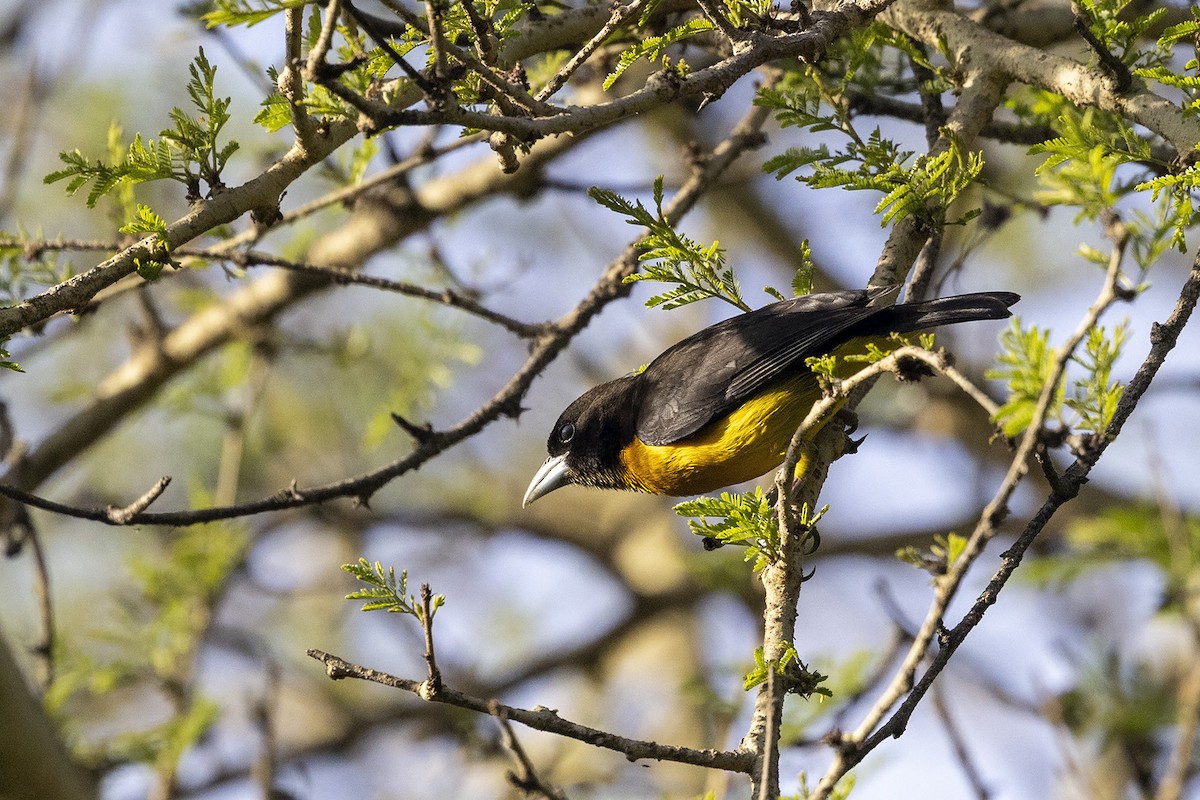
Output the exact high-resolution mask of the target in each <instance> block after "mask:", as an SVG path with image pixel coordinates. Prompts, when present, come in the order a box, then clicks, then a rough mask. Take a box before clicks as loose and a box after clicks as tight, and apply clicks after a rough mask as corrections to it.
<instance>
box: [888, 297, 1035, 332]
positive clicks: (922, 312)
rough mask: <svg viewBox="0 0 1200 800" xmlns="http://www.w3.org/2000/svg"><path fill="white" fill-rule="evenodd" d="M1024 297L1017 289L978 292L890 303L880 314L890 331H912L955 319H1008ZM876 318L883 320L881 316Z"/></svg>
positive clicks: (946, 323)
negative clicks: (1016, 304)
mask: <svg viewBox="0 0 1200 800" xmlns="http://www.w3.org/2000/svg"><path fill="white" fill-rule="evenodd" d="M1020 299H1021V296H1020V295H1019V294H1014V293H1013V292H974V293H972V294H959V295H954V296H953V297H939V298H937V299H936V300H925V301H922V302H919V303H902V304H901V305H896V306H890V307H888V308H887V309H881V314H880V315H879V316H886V317H887V328H888V330H892V331H895V332H896V333H908V332H910V331H919V330H925V329H926V328H936V327H937V326H939V325H951V324H953V323H955V322H973V321H975V320H981V319H1005V318H1007V317H1011V316H1012V312H1011V311H1009V310H1008V307H1009V306H1011V305H1013V304H1014V303H1016V302H1017V301H1018V300H1020ZM873 321H882V320H879V317H878V316H877V317H876V318H875V320H873Z"/></svg>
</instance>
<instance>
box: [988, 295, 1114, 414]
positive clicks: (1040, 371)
mask: <svg viewBox="0 0 1200 800" xmlns="http://www.w3.org/2000/svg"><path fill="white" fill-rule="evenodd" d="M1126 336H1127V330H1126V326H1125V324H1124V323H1122V324H1121V325H1118V326H1117V327H1116V328H1115V329H1114V330H1113V333H1112V335H1111V336H1110V335H1109V333H1108V332H1107V330H1106V329H1105V328H1103V327H1100V326H1097V327H1095V328H1093V329H1092V330H1091V331H1089V332H1088V336H1087V339H1086V340H1085V342H1084V348H1083V351H1082V353H1075V354H1073V355H1072V357H1071V359H1070V362H1071V364H1070V365H1071V366H1074V367H1076V369H1074V370H1069V371H1068V373H1067V374H1064V375H1063V376H1062V377H1061V378H1060V379H1059V381H1058V383H1057V385H1055V387H1054V389H1053V393H1052V395H1051V398H1050V405H1049V408H1048V411H1047V414H1046V420H1047V422H1050V421H1057V422H1059V423H1061V424H1062V425H1064V426H1065V427H1066V428H1067V429H1075V430H1081V431H1087V432H1089V433H1092V434H1095V435H1103V434H1104V433H1105V431H1107V429H1108V425H1109V423H1110V422H1111V421H1112V418H1113V414H1114V413H1115V412H1116V408H1117V403H1118V402H1120V399H1121V394H1122V392H1123V391H1124V386H1123V385H1122V384H1121V383H1120V382H1119V381H1117V380H1116V379H1114V378H1113V376H1112V372H1113V366H1114V365H1115V363H1116V360H1117V358H1118V357H1119V356H1120V354H1121V346H1122V344H1123V343H1124V342H1125V339H1126ZM1000 346H1001V351H1000V353H999V354H998V355H997V357H996V362H997V365H998V366H997V367H995V368H994V369H991V370H989V371H988V372H987V377H988V378H990V379H992V380H1001V381H1004V382H1005V384H1006V385H1007V386H1008V390H1009V398H1008V400H1007V401H1006V402H1005V403H1004V404H1003V405H1002V406H1001V407H1000V408H999V409H998V410H997V412H996V415H995V421H996V422H998V423H1000V425H1001V428H1002V429H1003V431H1004V434H1005V435H1006V436H1010V437H1012V436H1017V435H1019V434H1020V433H1021V432H1023V431H1024V430H1025V429H1026V428H1027V427H1029V425H1030V424H1031V423H1032V421H1033V417H1034V414H1035V411H1036V408H1037V405H1038V401H1039V399H1040V397H1041V394H1042V391H1043V387H1044V386H1045V385H1046V384H1047V382H1048V381H1049V380H1050V378H1051V375H1052V374H1053V372H1054V370H1055V369H1056V365H1057V362H1058V358H1059V353H1058V351H1057V349H1056V348H1054V347H1053V346H1052V345H1051V342H1050V331H1049V330H1048V329H1041V328H1037V327H1030V328H1028V329H1026V328H1023V327H1022V326H1021V321H1020V318H1017V317H1014V318H1013V321H1012V324H1011V325H1010V326H1009V328H1008V329H1007V330H1006V331H1004V333H1002V334H1001V335H1000ZM1068 379H1069V380H1070V382H1071V392H1070V395H1069V396H1068V394H1067V390H1066V383H1067V381H1068ZM1068 412H1073V414H1071V413H1068Z"/></svg>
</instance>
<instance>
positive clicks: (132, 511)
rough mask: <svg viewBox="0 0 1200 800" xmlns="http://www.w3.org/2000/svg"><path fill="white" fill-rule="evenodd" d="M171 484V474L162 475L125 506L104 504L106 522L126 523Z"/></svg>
mask: <svg viewBox="0 0 1200 800" xmlns="http://www.w3.org/2000/svg"><path fill="white" fill-rule="evenodd" d="M170 484H171V476H170V475H163V476H162V477H161V478H159V479H158V480H157V481H155V483H154V485H153V486H151V487H150V488H149V489H147V490H146V492H145V494H143V495H142V496H141V497H139V498H138V499H137V500H134V501H133V502H132V503H130V504H129V505H127V506H124V507H117V506H106V507H105V508H104V516H105V517H106V518H107V520H108V522H110V523H112V524H113V525H128V524H129V522H130V520H132V519H133V518H134V517H136V516H138V515H139V514H141V513H142V512H144V511H145V510H146V509H147V508H149V507H150V504H151V503H153V502H154V501H155V500H157V499H158V498H159V497H161V496H162V493H163V492H164V491H166V489H167V487H168V486H169V485H170Z"/></svg>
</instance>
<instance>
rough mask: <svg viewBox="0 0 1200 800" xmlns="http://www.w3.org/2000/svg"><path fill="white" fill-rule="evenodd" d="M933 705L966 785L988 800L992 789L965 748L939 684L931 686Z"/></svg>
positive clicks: (964, 742) (964, 740)
mask: <svg viewBox="0 0 1200 800" xmlns="http://www.w3.org/2000/svg"><path fill="white" fill-rule="evenodd" d="M933 707H934V710H936V711H937V715H938V718H939V719H940V720H941V721H942V727H943V728H944V729H945V731H946V738H947V739H949V740H950V748H951V749H952V750H953V751H954V758H955V760H956V761H957V762H958V765H959V766H960V767H961V768H962V771H963V776H964V777H966V779H967V785H969V786H970V787H971V791H972V792H974V793H975V797H976V798H978V800H990V798H991V796H992V791H991V789H989V788H988V786H987V783H986V782H985V781H984V780H983V775H982V774H981V773H980V772H979V767H978V766H977V765H976V764H975V759H974V758H972V757H971V751H970V750H968V749H967V742H966V739H965V738H963V734H962V731H961V730H960V729H959V727H958V723H957V722H955V721H954V717H953V716H952V715H951V714H950V707H949V706H948V705H947V704H946V693H945V692H944V691H942V688H941V685H940V684H939V685H937V686H935V687H934V688H933Z"/></svg>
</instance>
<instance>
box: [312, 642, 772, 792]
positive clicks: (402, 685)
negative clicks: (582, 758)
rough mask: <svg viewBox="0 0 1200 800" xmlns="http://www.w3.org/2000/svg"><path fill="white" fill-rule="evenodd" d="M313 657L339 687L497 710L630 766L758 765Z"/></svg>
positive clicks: (737, 754) (736, 753)
mask: <svg viewBox="0 0 1200 800" xmlns="http://www.w3.org/2000/svg"><path fill="white" fill-rule="evenodd" d="M308 655H309V657H310V658H314V659H316V660H317V661H320V662H321V663H322V664H324V665H325V672H326V674H327V675H328V676H329V677H330V679H332V680H335V681H336V680H341V679H343V678H355V679H358V680H363V681H370V682H372V683H379V684H382V685H384V686H390V687H392V688H394V689H403V690H404V691H406V692H410V693H411V694H414V695H416V696H417V697H420V698H422V699H424V700H427V701H431V702H435V703H445V704H447V705H452V706H456V707H458V708H465V709H467V710H469V711H476V712H479V713H481V714H490V713H492V708H493V707H494V708H495V709H496V710H497V711H499V712H501V713H503V714H504V715H505V716H506V717H507V718H508V719H510V720H512V721H513V722H519V723H521V724H522V725H524V726H526V727H529V728H533V729H534V730H539V731H546V732H547V733H553V734H557V735H558V736H564V737H566V738H568V739H576V740H578V741H581V742H586V743H587V744H590V745H592V746H594V747H602V748H604V749H606V750H615V751H616V752H618V753H621V754H623V755H624V756H625V757H626V758H628V759H629V760H630V761H640V760H642V759H653V760H655V761H675V762H678V763H680V764H692V765H694V766H698V767H709V768H711V769H722V770H727V771H730V772H742V773H745V772H748V771H749V769H750V768H751V765H752V763H753V756H752V754H750V753H748V752H744V751H741V750H732V751H730V750H695V749H692V748H690V747H678V746H675V745H666V744H659V743H657V742H646V741H642V740H639V739H629V738H626V737H624V736H618V735H616V734H613V733H609V732H607V731H602V730H598V729H597V728H589V727H587V726H586V725H580V724H579V723H576V722H572V721H570V720H568V719H564V718H563V717H560V716H559V715H558V712H556V711H554V710H553V709H549V708H541V707H538V708H535V709H532V710H530V709H524V708H517V707H515V706H509V705H504V704H502V703H496V701H494V700H484V699H482V698H479V697H473V696H471V695H468V694H463V693H462V692H459V691H456V690H454V689H451V688H449V687H443V688H442V690H441V691H440V692H438V693H437V694H433V695H430V696H428V697H426V696H425V695H424V694H422V692H421V686H422V682H421V681H414V680H410V679H408V678H399V677H396V676H395V675H389V674H388V673H386V672H380V671H379V670H374V669H370V668H369V667H363V666H360V665H358V664H353V663H351V662H349V661H346V660H345V659H343V658H340V657H338V656H335V655H331V654H329V653H326V652H324V651H323V650H316V649H310V650H308ZM493 704H494V705H493Z"/></svg>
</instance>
